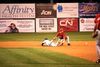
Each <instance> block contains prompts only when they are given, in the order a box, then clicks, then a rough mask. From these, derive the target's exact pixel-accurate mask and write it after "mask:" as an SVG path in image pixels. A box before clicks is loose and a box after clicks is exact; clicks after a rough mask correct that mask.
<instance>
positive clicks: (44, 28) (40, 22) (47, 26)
mask: <svg viewBox="0 0 100 67" xmlns="http://www.w3.org/2000/svg"><path fill="white" fill-rule="evenodd" d="M36 32H57V19H56V18H36Z"/></svg>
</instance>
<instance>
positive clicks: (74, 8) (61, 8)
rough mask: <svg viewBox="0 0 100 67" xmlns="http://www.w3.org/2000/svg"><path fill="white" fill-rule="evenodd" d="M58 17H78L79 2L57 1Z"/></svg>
mask: <svg viewBox="0 0 100 67" xmlns="http://www.w3.org/2000/svg"><path fill="white" fill-rule="evenodd" d="M57 17H58V18H66V17H76V18H77V17H78V3H57Z"/></svg>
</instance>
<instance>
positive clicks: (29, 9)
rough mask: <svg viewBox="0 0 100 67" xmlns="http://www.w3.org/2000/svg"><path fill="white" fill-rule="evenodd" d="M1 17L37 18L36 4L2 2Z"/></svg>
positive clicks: (0, 7)
mask: <svg viewBox="0 0 100 67" xmlns="http://www.w3.org/2000/svg"><path fill="white" fill-rule="evenodd" d="M0 18H35V4H0Z"/></svg>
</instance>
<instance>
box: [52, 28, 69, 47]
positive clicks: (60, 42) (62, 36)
mask: <svg viewBox="0 0 100 67" xmlns="http://www.w3.org/2000/svg"><path fill="white" fill-rule="evenodd" d="M56 37H57V38H58V41H57V43H58V46H61V45H63V43H64V41H66V40H67V43H68V46H70V41H69V36H67V35H66V34H65V31H64V29H63V28H60V30H59V31H58V32H57V34H56V36H55V37H54V38H53V39H55V38H56Z"/></svg>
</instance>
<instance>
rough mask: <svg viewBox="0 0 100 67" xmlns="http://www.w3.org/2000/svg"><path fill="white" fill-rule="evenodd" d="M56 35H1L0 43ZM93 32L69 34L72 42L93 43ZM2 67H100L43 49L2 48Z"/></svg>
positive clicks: (0, 57) (38, 39) (32, 39)
mask: <svg viewBox="0 0 100 67" xmlns="http://www.w3.org/2000/svg"><path fill="white" fill-rule="evenodd" d="M55 34H56V33H11V34H0V41H41V40H43V39H44V38H46V37H47V38H49V39H52V38H53V37H54V36H55ZM91 34H92V32H68V35H69V36H70V40H71V41H93V40H94V39H92V38H91ZM0 67H100V65H98V64H95V63H94V62H91V61H87V60H84V59H80V58H76V57H72V56H68V55H64V54H60V53H56V52H52V51H49V50H46V49H42V48H12V49H11V48H0Z"/></svg>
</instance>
